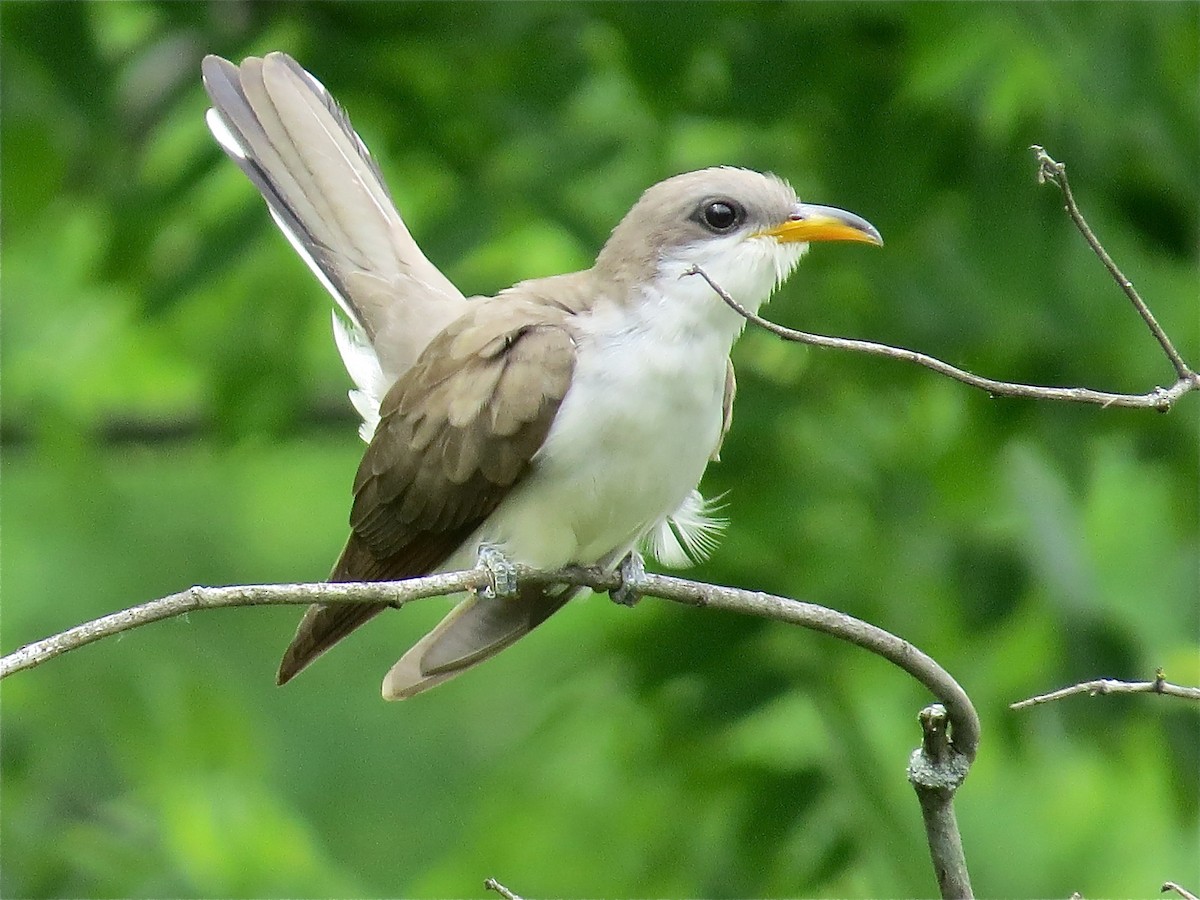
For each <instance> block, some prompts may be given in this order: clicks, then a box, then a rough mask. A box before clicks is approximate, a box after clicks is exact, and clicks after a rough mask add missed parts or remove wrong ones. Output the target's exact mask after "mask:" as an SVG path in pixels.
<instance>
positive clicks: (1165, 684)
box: [1008, 669, 1200, 709]
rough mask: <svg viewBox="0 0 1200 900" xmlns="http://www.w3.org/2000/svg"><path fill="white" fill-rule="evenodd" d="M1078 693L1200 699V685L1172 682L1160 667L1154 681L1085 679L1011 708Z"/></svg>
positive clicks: (1025, 706)
mask: <svg viewBox="0 0 1200 900" xmlns="http://www.w3.org/2000/svg"><path fill="white" fill-rule="evenodd" d="M1076 694H1087V695H1088V696H1089V697H1095V696H1098V695H1100V694H1165V695H1166V696H1168V697H1184V698H1185V699H1188V700H1200V687H1187V686H1181V685H1178V684H1171V683H1170V682H1169V681H1167V680H1166V678H1165V677H1164V675H1163V672H1162V670H1161V669H1160V670H1159V671H1158V673H1157V674H1156V675H1155V676H1154V680H1153V681H1117V680H1115V679H1112V678H1100V679H1097V680H1096V681H1085V682H1083V683H1082V684H1075V685H1072V686H1071V687H1065V688H1062V689H1060V690H1057V691H1051V692H1050V693H1048V694H1038V695H1037V696H1036V697H1030V698H1029V699H1028V700H1021V701H1019V702H1017V703H1011V704H1009V707H1008V708H1009V709H1028V708H1029V707H1031V706H1037V705H1038V704H1041V703H1050V702H1051V701H1053V700H1061V699H1062V698H1063V697H1073V696H1075V695H1076Z"/></svg>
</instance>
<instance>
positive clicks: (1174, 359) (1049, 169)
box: [1029, 144, 1196, 382]
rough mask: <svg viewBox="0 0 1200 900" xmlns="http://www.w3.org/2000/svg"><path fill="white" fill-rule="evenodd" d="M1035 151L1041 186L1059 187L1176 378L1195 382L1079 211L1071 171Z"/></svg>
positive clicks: (1078, 224) (1073, 218)
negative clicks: (1161, 350)
mask: <svg viewBox="0 0 1200 900" xmlns="http://www.w3.org/2000/svg"><path fill="white" fill-rule="evenodd" d="M1029 149H1030V150H1032V151H1033V155H1034V157H1035V158H1036V159H1037V164H1038V176H1037V177H1038V183H1039V184H1045V183H1046V182H1047V181H1048V182H1050V183H1051V184H1053V185H1054V186H1055V187H1057V188H1058V189H1059V190H1060V191H1061V192H1062V196H1063V208H1064V209H1065V210H1066V211H1067V215H1069V216H1070V217H1071V221H1072V222H1074V223H1075V227H1076V228H1078V229H1079V233H1080V234H1082V235H1083V239H1084V240H1085V241H1087V242H1088V246H1089V247H1091V248H1092V252H1093V253H1095V254H1096V256H1097V257H1099V259H1100V262H1102V263H1104V268H1106V269H1108V273H1109V274H1110V275H1111V276H1112V278H1113V281H1115V282H1116V283H1117V284H1118V285H1119V286H1120V288H1121V290H1123V291H1124V292H1125V296H1126V297H1128V298H1129V302H1130V303H1132V304H1133V308H1134V309H1136V310H1137V313H1138V315H1139V316H1141V317H1142V320H1143V321H1144V322H1145V323H1146V325H1147V326H1148V327H1149V328H1150V333H1151V334H1153V335H1154V339H1155V340H1156V341H1158V343H1159V345H1160V346H1161V347H1162V348H1163V352H1164V353H1166V354H1167V358H1168V359H1169V360H1171V365H1173V366H1174V367H1175V374H1176V375H1178V376H1179V379H1180V380H1181V381H1193V382H1194V381H1195V380H1196V373H1195V372H1193V371H1192V370H1191V369H1190V368H1189V367H1188V364H1187V363H1185V362H1184V361H1183V357H1182V356H1180V355H1179V351H1178V350H1176V349H1175V345H1174V344H1172V343H1171V339H1170V338H1168V337H1167V334H1166V332H1165V331H1163V329H1162V326H1161V325H1159V324H1158V320H1157V319H1155V318H1154V314H1153V313H1151V312H1150V307H1148V306H1147V305H1146V303H1145V301H1144V300H1142V298H1141V296H1140V295H1139V294H1138V292H1137V289H1136V288H1134V286H1133V282H1132V281H1130V280H1129V279H1128V278H1126V277H1125V273H1124V272H1122V271H1121V270H1120V269H1119V268H1117V264H1116V263H1115V262H1113V258H1112V257H1111V256H1109V255H1108V251H1107V250H1105V249H1104V245H1103V244H1101V243H1100V240H1099V239H1098V238H1097V237H1096V233H1095V232H1094V231H1092V228H1091V226H1090V225H1088V223H1087V220H1086V219H1085V218H1084V217H1083V213H1081V212H1080V211H1079V206H1078V204H1076V203H1075V195H1074V194H1073V193H1071V182H1070V181H1068V180H1067V167H1066V166H1065V165H1063V164H1062V163H1060V162H1058V161H1057V160H1055V159H1053V158H1052V157H1051V156H1050V154H1049V153H1047V152H1046V150H1045V149H1044V148H1043V147H1041V146H1040V145H1038V144H1034V145H1033V146H1032V147H1030V148H1029Z"/></svg>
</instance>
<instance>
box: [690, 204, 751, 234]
mask: <svg viewBox="0 0 1200 900" xmlns="http://www.w3.org/2000/svg"><path fill="white" fill-rule="evenodd" d="M700 218H701V220H702V221H703V222H704V224H705V225H707V226H708V227H709V228H711V229H712V230H713V231H728V230H729V229H731V228H733V227H734V226H735V225H738V224H739V223H740V222H741V221H742V209H741V207H740V206H738V205H737V204H735V203H732V202H730V201H729V200H710V201H709V202H708V203H706V204H704V206H703V208H702V209H701V210H700Z"/></svg>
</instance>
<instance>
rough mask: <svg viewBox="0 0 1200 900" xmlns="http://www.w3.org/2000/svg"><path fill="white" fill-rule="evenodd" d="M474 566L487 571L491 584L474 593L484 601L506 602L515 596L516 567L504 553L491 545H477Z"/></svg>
mask: <svg viewBox="0 0 1200 900" xmlns="http://www.w3.org/2000/svg"><path fill="white" fill-rule="evenodd" d="M476 565H478V566H480V567H482V568H484V569H486V570H487V573H488V576H489V577H490V578H491V582H492V583H491V584H489V585H486V586H484V587H481V588H479V589H478V590H477V591H476V593H477V594H478V595H479V596H480V597H481V598H483V599H484V600H507V599H508V598H510V597H515V596H516V594H517V567H516V566H514V565H513V563H512V560H510V559H509V558H508V557H507V556H505V555H504V553H503V552H502V551H501V550H500V549H499V548H497V547H493V546H492V545H491V544H480V545H479V556H478V557H477V562H476Z"/></svg>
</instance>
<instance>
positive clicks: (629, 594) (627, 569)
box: [608, 550, 646, 606]
mask: <svg viewBox="0 0 1200 900" xmlns="http://www.w3.org/2000/svg"><path fill="white" fill-rule="evenodd" d="M617 575H618V576H620V579H621V584H620V585H619V586H617V587H615V588H613V589H612V590H611V591H609V592H608V596H609V598H610V599H611V600H612V602H613V603H619V604H621V606H636V605H637V602H638V601H639V600H641V599H642V594H641V592H640V591H639V590H638V588H639V587H641V584H642V580H643V579H644V578H645V577H646V563H645V561H643V559H642V554H640V553H638V552H637V551H636V550H630V551H629V553H627V554H626V555H625V558H624V559H623V560H621V564H620V565H619V566H617Z"/></svg>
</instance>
